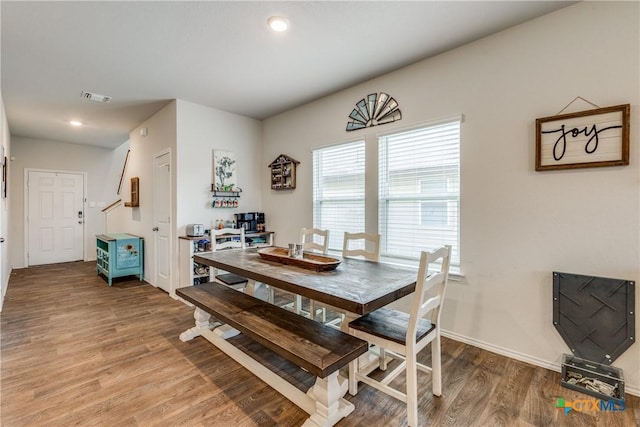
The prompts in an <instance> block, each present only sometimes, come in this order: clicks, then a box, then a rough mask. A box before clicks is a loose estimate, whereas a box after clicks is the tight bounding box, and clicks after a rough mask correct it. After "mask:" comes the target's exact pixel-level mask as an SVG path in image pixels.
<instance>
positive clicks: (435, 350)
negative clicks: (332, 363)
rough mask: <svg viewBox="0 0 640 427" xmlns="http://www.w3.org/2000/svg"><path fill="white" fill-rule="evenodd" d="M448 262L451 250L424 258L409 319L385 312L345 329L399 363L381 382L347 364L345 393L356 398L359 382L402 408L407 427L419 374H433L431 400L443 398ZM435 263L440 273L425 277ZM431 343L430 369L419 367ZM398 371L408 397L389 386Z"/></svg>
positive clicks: (412, 421)
mask: <svg viewBox="0 0 640 427" xmlns="http://www.w3.org/2000/svg"><path fill="white" fill-rule="evenodd" d="M450 257H451V247H450V246H444V247H441V248H440V249H438V250H435V251H433V252H422V254H421V256H420V266H419V268H418V277H417V281H416V290H415V293H414V294H413V297H412V301H411V312H410V313H409V314H407V313H404V312H400V311H397V310H393V309H390V308H387V307H383V308H380V309H378V310H375V311H373V312H371V313H369V314H366V315H364V316H362V317H360V318H358V319H356V320H354V321H352V322H350V323H349V333H350V334H351V335H354V336H356V337H358V338H361V339H363V340H365V341H367V342H369V343H370V344H373V345H378V346H380V347H382V348H385V349H386V350H387V351H386V353H387V355H388V356H391V357H393V358H397V359H400V360H402V362H401V363H400V365H399V366H397V367H396V368H395V369H393V370H392V371H391V372H388V373H386V374H385V375H384V378H382V379H379V380H374V379H373V378H371V377H369V376H368V374H367V372H359V371H358V368H359V366H358V360H357V359H356V360H354V361H353V362H351V363H350V364H349V393H350V394H352V395H356V394H357V393H358V382H363V383H365V384H367V385H369V386H371V387H374V388H376V389H377V390H380V391H382V392H383V393H386V394H388V395H390V396H392V397H394V398H396V399H398V400H400V401H402V402H405V403H406V405H407V419H408V424H409V426H413V427H415V426H417V425H418V382H417V381H418V378H417V371H418V370H420V371H423V372H427V373H428V372H431V383H432V390H433V394H434V395H435V396H440V395H441V394H442V372H441V360H440V312H441V310H442V303H443V301H444V296H445V291H446V288H447V281H448V277H449V263H450ZM434 263H440V269H439V272H438V273H435V274H432V275H430V276H429V275H428V272H429V267H430V266H432V265H433V264H434ZM429 343H431V367H429V366H426V365H423V364H421V363H418V362H417V356H418V353H419V352H420V351H421V350H422V349H423V348H425V347H426V345H427V344H429ZM402 371H406V382H407V388H406V393H404V392H402V391H400V390H398V389H396V388H393V387H391V386H390V385H389V384H390V383H391V381H393V379H395V378H396V377H397V376H398V375H399V374H400V373H401V372H402Z"/></svg>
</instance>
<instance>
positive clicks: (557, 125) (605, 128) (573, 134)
mask: <svg viewBox="0 0 640 427" xmlns="http://www.w3.org/2000/svg"><path fill="white" fill-rule="evenodd" d="M629 113H630V105H629V104H625V105H617V106H613V107H606V108H597V109H594V110H588V111H580V112H577V113H570V114H562V115H557V116H551V117H543V118H541V119H536V170H537V171H546V170H557V169H575V168H591V167H600V166H619V165H628V164H629Z"/></svg>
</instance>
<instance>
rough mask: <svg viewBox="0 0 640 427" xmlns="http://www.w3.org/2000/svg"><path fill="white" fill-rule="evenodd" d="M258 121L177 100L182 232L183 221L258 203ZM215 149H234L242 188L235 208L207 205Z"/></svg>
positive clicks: (206, 219)
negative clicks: (215, 207)
mask: <svg viewBox="0 0 640 427" xmlns="http://www.w3.org/2000/svg"><path fill="white" fill-rule="evenodd" d="M261 131H262V124H261V123H260V122H259V121H257V120H254V119H249V118H247V117H243V116H239V115H237V114H231V113H227V112H224V111H220V110H216V109H213V108H209V107H205V106H202V105H198V104H193V103H190V102H186V101H182V100H178V163H177V166H178V187H177V198H176V200H177V210H178V217H177V223H176V224H177V227H178V230H179V234H182V235H184V233H185V227H186V226H187V224H193V223H196V224H204V226H205V228H211V227H212V226H213V225H215V221H216V220H217V219H223V220H227V219H229V220H232V219H234V216H233V214H235V213H239V212H254V211H258V210H260V208H261V202H262V200H261V192H262V191H265V189H266V188H268V187H265V186H261V185H260V177H261V175H262V172H263V169H264V170H267V164H266V163H265V164H263V163H261V159H262V157H261V154H262V149H261V146H260V138H261ZM213 150H223V151H232V152H234V153H235V155H236V174H237V180H236V185H237V186H238V187H240V188H242V193H241V195H240V200H239V206H238V207H237V208H217V209H214V208H212V207H211V201H212V196H211V184H212V183H213V169H212V165H213Z"/></svg>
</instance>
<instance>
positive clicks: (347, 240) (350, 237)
mask: <svg viewBox="0 0 640 427" xmlns="http://www.w3.org/2000/svg"><path fill="white" fill-rule="evenodd" d="M342 256H343V257H345V258H354V257H362V258H364V259H366V260H368V261H374V262H379V261H380V235H379V234H370V233H349V232H345V233H344V240H343V243H342Z"/></svg>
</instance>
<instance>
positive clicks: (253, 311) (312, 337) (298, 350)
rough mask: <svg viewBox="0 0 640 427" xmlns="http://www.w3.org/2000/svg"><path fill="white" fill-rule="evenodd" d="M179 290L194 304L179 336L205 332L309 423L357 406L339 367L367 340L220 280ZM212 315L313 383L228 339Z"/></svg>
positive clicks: (327, 422)
mask: <svg viewBox="0 0 640 427" xmlns="http://www.w3.org/2000/svg"><path fill="white" fill-rule="evenodd" d="M176 293H177V294H178V295H179V296H180V297H182V298H184V299H185V300H186V301H189V302H191V303H193V304H194V305H195V306H196V311H195V314H194V317H195V319H196V326H195V327H194V328H191V329H189V330H188V331H185V332H184V333H183V334H181V335H180V339H181V340H183V341H188V340H190V339H193V338H194V337H196V336H199V335H202V336H203V337H204V338H206V339H207V340H209V341H210V342H211V343H212V344H214V345H215V346H216V347H218V348H219V349H220V350H222V351H223V352H225V353H226V354H227V355H229V356H230V357H231V358H233V359H234V360H236V361H237V362H239V363H240V364H242V365H243V366H244V367H245V368H247V369H249V370H250V371H251V372H252V373H253V374H255V375H256V376H258V377H259V378H260V379H262V380H263V381H265V382H266V383H267V384H269V385H271V386H272V387H273V388H274V389H275V390H277V391H278V392H280V393H281V394H283V395H284V396H285V397H286V398H288V399H289V400H291V401H292V402H293V403H295V404H296V405H298V406H299V407H300V408H302V409H303V410H305V411H306V412H307V413H308V414H310V415H311V416H310V418H309V419H307V421H306V422H305V424H304V425H305V426H331V425H334V424H335V423H337V422H338V421H339V420H340V419H342V418H343V417H345V416H346V415H348V414H349V413H351V412H352V411H353V409H354V407H353V404H351V403H350V402H348V401H346V400H345V399H343V396H344V394H345V393H346V391H347V382H346V379H345V378H342V377H340V376H339V373H338V370H339V369H340V368H341V367H343V366H346V365H348V363H349V362H350V361H352V360H353V359H355V358H357V357H358V356H360V355H362V354H364V353H365V352H366V351H367V347H368V346H367V343H366V342H365V341H363V340H360V339H358V338H355V337H352V336H351V335H348V334H346V333H344V332H342V331H339V330H336V329H334V328H332V327H330V326H327V325H324V324H322V323H319V322H315V321H313V320H311V319H307V318H305V317H302V316H299V315H297V314H295V313H293V312H290V311H287V310H285V309H282V308H280V307H277V306H275V305H273V304H269V303H267V302H265V301H262V300H259V299H257V298H254V297H253V296H251V295H248V294H245V293H242V292H239V291H236V290H233V289H231V288H228V287H226V286H224V285H222V284H219V283H206V284H201V285H198V286H192V287H187V288H181V289H178V290H177V291H176ZM211 316H213V317H214V318H215V319H216V320H219V321H221V322H223V323H225V324H227V325H229V326H231V327H233V328H235V329H236V330H238V331H240V332H241V333H243V334H245V335H246V336H248V337H249V338H251V339H253V340H255V341H257V342H258V343H260V344H261V345H263V346H264V347H266V348H268V349H269V350H271V351H273V352H275V353H277V354H278V355H279V356H281V357H282V358H284V359H286V360H288V361H290V362H292V363H294V364H296V365H297V366H299V367H301V368H303V369H305V370H306V371H308V372H310V373H311V374H313V375H315V376H316V382H315V384H314V386H313V387H312V388H311V389H310V390H309V391H308V392H307V393H306V394H305V393H304V392H302V391H301V390H299V389H298V388H297V387H295V386H294V385H292V384H290V383H288V382H287V381H286V380H284V379H283V378H281V377H280V376H279V375H277V374H276V373H274V372H272V371H271V370H269V369H267V368H266V367H264V366H263V365H261V364H260V363H259V362H258V361H256V360H254V359H253V358H251V357H250V356H248V355H247V354H245V353H244V352H242V351H241V350H240V349H239V348H237V347H236V346H234V345H233V344H231V343H229V342H227V341H226V339H225V338H226V337H228V336H230V334H228V332H226V331H228V328H227V330H226V331H225V330H224V327H222V328H218V329H214V330H211V329H210V327H211V326H210V317H211ZM220 330H222V332H219V331H220Z"/></svg>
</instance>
